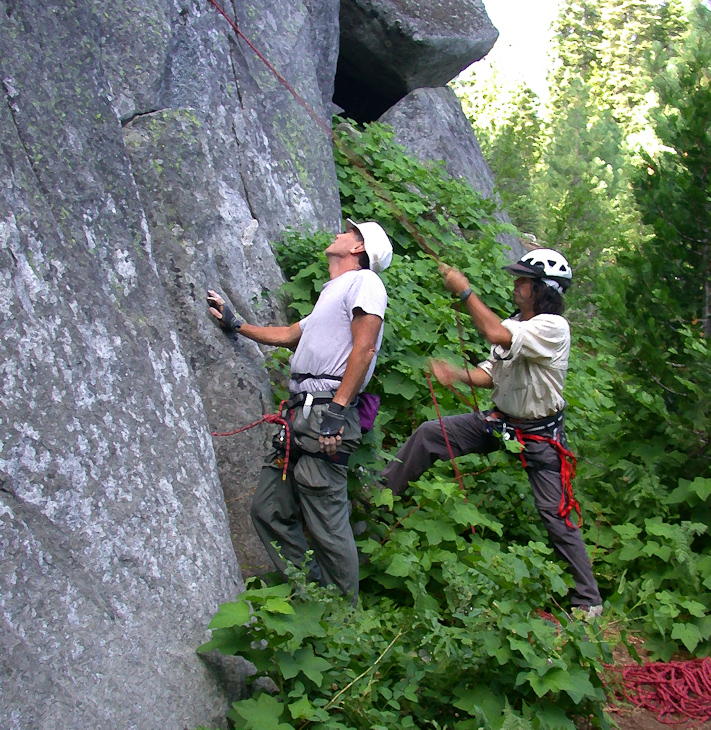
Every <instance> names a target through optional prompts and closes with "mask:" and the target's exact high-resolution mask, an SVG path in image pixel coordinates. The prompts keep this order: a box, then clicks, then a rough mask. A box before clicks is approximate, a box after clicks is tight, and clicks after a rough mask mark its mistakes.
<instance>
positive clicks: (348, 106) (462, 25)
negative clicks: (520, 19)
mask: <svg viewBox="0 0 711 730" xmlns="http://www.w3.org/2000/svg"><path fill="white" fill-rule="evenodd" d="M497 37H498V31H497V30H496V28H495V27H494V26H493V25H492V23H491V21H490V20H489V17H488V15H487V14H486V9H485V8H484V5H483V3H482V2H481V0H437V1H436V2H432V3H427V4H424V3H421V2H419V1H418V0H342V2H341V9H340V52H339V57H338V70H337V73H336V81H335V92H334V97H333V100H334V102H335V104H336V105H338V106H339V107H341V108H342V109H343V110H344V113H345V115H346V116H348V117H351V118H353V119H355V120H356V121H359V122H368V121H373V120H374V119H377V118H378V117H379V116H380V115H381V114H383V113H384V112H385V111H386V110H387V109H389V108H390V107H392V106H393V105H395V104H396V103H397V102H398V101H400V99H402V98H403V97H405V96H406V95H407V94H408V93H409V92H411V91H413V90H414V89H417V88H421V87H436V86H443V85H444V84H446V83H447V82H448V81H450V80H451V79H453V78H454V77H455V76H456V75H457V74H458V73H460V72H461V71H462V70H463V69H465V68H466V67H467V66H469V65H471V64H472V63H474V62H475V61H478V60H480V59H481V58H483V57H484V56H485V55H486V54H487V53H488V52H489V51H490V50H491V48H492V47H493V45H494V43H495V42H496V39H497Z"/></svg>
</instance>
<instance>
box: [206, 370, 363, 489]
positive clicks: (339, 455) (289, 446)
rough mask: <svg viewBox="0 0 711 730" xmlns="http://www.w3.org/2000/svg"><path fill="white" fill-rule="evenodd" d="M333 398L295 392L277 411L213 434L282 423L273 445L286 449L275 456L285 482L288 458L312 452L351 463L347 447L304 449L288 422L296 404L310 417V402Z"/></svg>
mask: <svg viewBox="0 0 711 730" xmlns="http://www.w3.org/2000/svg"><path fill="white" fill-rule="evenodd" d="M329 377H330V376H329ZM332 400H333V395H332V394H329V395H313V394H312V393H296V394H295V395H292V396H291V398H289V399H288V400H283V401H282V402H281V403H280V404H279V409H278V411H277V413H266V414H265V415H263V416H262V417H261V418H259V419H258V420H256V421H255V422H254V423H250V424H248V425H247V426H242V427H241V428H236V429H234V430H233V431H224V432H218V431H211V432H210V435H211V436H215V437H217V438H219V437H223V436H234V435H236V434H238V433H243V432H244V431H249V429H251V428H255V427H256V426H261V424H263V423H272V424H276V425H279V426H281V430H280V431H278V432H277V433H276V434H275V436H274V438H273V439H272V445H273V446H274V448H276V449H277V450H279V451H283V452H284V456H283V457H279V458H278V459H277V460H276V461H277V462H278V466H280V467H281V470H282V472H281V479H282V481H284V482H285V481H286V475H287V471H288V469H289V461H290V460H291V463H292V465H294V464H296V462H297V461H298V460H299V459H300V458H301V457H302V456H311V457H313V458H314V459H320V460H321V461H327V462H329V463H331V464H338V465H340V466H348V457H349V454H347V453H346V452H344V451H337V452H336V453H335V454H333V455H329V454H325V453H323V452H320V451H317V452H315V453H314V452H311V451H304V449H302V448H301V447H300V446H299V445H298V444H297V443H296V442H295V441H294V432H293V428H291V427H290V425H289V423H290V422H291V421H293V411H294V408H298V407H299V406H302V407H303V414H304V417H306V418H308V416H309V413H310V412H311V406H313V405H320V404H322V403H330V402H331V401H332ZM285 412H286V413H288V414H289V418H288V419H287V418H286V417H285V416H284V415H282V414H284V413H285Z"/></svg>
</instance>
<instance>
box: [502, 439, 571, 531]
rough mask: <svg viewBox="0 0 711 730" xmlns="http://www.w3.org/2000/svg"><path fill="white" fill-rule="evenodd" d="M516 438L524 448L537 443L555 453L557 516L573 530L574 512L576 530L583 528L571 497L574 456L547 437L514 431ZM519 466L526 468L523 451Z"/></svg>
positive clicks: (558, 442)
mask: <svg viewBox="0 0 711 730" xmlns="http://www.w3.org/2000/svg"><path fill="white" fill-rule="evenodd" d="M514 433H515V434H516V438H517V439H518V441H519V443H520V444H521V445H522V446H523V447H524V448H525V446H526V441H538V442H543V443H546V444H550V445H551V446H552V447H553V448H554V449H555V450H556V452H557V454H558V458H559V459H560V480H561V482H562V486H563V489H562V494H561V497H560V504H559V505H558V516H559V517H563V518H564V519H565V524H566V525H567V526H568V527H569V528H570V529H571V530H574V529H575V527H574V526H573V523H572V522H571V521H570V513H571V512H572V511H573V510H575V511H576V512H577V513H578V528H580V527H582V526H583V516H582V515H581V514H580V504H579V503H578V500H577V499H575V496H574V495H573V478H574V477H575V470H576V469H577V466H578V460H577V459H576V458H575V454H574V453H573V452H572V451H570V450H569V449H566V448H565V446H563V444H562V443H561V442H560V441H558V440H557V439H553V438H550V437H549V436H540V435H538V434H535V433H523V432H522V431H521V430H520V429H518V428H516V429H514ZM519 457H520V459H521V464H523V468H524V469H526V468H527V467H528V462H527V461H526V457H525V456H524V455H523V451H520V452H519Z"/></svg>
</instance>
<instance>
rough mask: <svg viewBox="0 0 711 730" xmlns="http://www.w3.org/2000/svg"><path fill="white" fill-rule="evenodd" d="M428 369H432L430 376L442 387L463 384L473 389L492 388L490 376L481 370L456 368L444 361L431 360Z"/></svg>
mask: <svg viewBox="0 0 711 730" xmlns="http://www.w3.org/2000/svg"><path fill="white" fill-rule="evenodd" d="M430 368H432V374H433V375H434V376H435V378H437V380H438V381H439V382H440V383H442V385H452V384H454V383H464V384H465V385H473V386H474V387H475V388H493V387H494V381H493V380H492V379H491V375H489V374H488V373H487V372H486V371H485V370H482V369H481V368H468V369H467V368H457V367H454V365H450V364H449V363H448V362H446V361H445V360H431V361H430Z"/></svg>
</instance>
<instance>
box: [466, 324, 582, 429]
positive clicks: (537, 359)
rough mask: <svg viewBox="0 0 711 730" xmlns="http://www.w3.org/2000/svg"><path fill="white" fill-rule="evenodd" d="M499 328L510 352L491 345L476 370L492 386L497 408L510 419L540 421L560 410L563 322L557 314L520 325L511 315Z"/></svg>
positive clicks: (566, 331)
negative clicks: (507, 337)
mask: <svg viewBox="0 0 711 730" xmlns="http://www.w3.org/2000/svg"><path fill="white" fill-rule="evenodd" d="M501 324H502V325H503V326H504V327H505V328H506V329H507V330H508V331H509V332H510V333H511V337H512V341H511V347H510V348H509V349H508V350H505V349H504V348H503V347H501V345H494V346H493V347H492V348H491V354H490V355H489V359H488V360H485V361H484V362H481V363H479V366H478V367H480V368H481V369H482V370H484V371H485V372H486V373H488V374H489V375H490V376H491V379H492V380H493V381H494V390H493V392H492V400H493V401H494V404H495V405H496V407H497V408H498V409H499V410H500V411H502V412H504V413H507V414H508V415H510V416H513V417H514V418H545V417H546V416H550V415H553V414H554V413H557V412H558V411H560V410H562V409H563V408H564V407H565V405H566V403H565V399H564V398H563V386H564V384H565V376H566V373H567V372H568V356H569V354H570V327H569V326H568V321H567V320H566V319H565V318H564V317H561V316H560V315H558V314H537V315H536V316H535V317H532V318H531V319H529V320H527V321H525V322H522V321H521V319H520V315H516V316H514V317H512V318H510V319H505V320H504V321H503V322H502V323H501Z"/></svg>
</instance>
